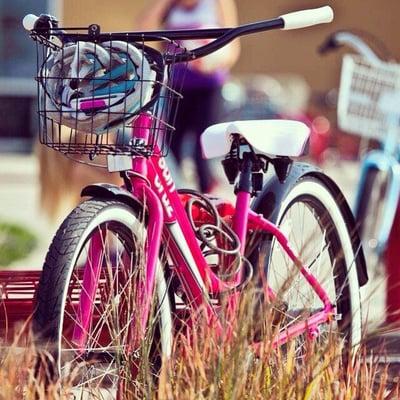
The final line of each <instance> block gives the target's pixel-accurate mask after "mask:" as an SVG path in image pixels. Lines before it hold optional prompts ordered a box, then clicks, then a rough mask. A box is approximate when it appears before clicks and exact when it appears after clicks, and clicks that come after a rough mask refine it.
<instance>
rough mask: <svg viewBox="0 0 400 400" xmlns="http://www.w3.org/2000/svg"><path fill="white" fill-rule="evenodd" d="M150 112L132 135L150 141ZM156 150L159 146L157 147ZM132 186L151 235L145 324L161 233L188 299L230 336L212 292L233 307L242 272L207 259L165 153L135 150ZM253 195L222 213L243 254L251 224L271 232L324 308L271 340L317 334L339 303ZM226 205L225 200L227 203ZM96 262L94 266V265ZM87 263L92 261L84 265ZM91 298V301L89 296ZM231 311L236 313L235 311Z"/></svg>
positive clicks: (93, 269)
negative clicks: (222, 273)
mask: <svg viewBox="0 0 400 400" xmlns="http://www.w3.org/2000/svg"><path fill="white" fill-rule="evenodd" d="M152 119H153V117H152V116H151V115H150V114H141V115H140V116H139V117H138V118H137V119H136V121H135V123H134V127H133V129H132V136H133V138H134V139H135V140H141V141H142V142H143V143H144V144H146V143H147V141H148V139H149V135H150V127H151V125H152V122H153V120H152ZM156 154H157V152H156ZM128 176H129V179H130V183H131V186H132V194H133V195H134V196H135V197H136V198H138V199H139V201H140V202H141V203H142V204H144V207H145V209H146V210H147V214H148V225H147V239H146V270H145V283H144V285H143V295H142V296H141V298H142V299H144V303H143V304H142V310H141V316H140V321H141V326H142V327H145V326H146V323H147V318H148V315H149V311H150V308H151V301H152V298H153V290H154V286H155V275H156V268H157V260H158V257H159V253H160V246H161V239H162V238H163V240H164V243H167V245H166V250H167V252H168V255H169V256H170V258H171V260H172V262H173V265H174V269H175V271H176V274H177V276H178V278H179V280H180V282H181V284H182V285H183V288H184V290H185V294H186V296H187V298H188V299H189V301H190V305H191V306H192V307H193V308H194V309H197V310H202V311H204V312H205V315H206V317H207V321H208V322H209V323H210V324H211V323H213V326H214V327H215V328H216V329H217V332H218V334H219V335H225V336H229V334H230V333H229V332H228V333H227V332H226V331H223V329H222V326H221V321H219V319H218V307H216V306H215V305H213V304H212V302H211V301H210V297H209V294H221V293H224V292H225V293H226V292H230V294H229V298H228V301H227V304H229V307H230V310H231V311H234V310H235V308H236V306H237V304H238V300H239V299H238V290H239V289H238V290H235V289H236V288H238V286H239V285H240V282H241V279H242V276H241V275H242V273H241V272H237V273H236V275H235V276H234V277H233V278H232V279H231V280H230V281H224V280H222V279H220V278H219V277H218V276H217V275H216V274H215V273H214V272H213V271H212V269H211V267H210V266H209V265H208V263H207V261H206V259H205V257H204V255H203V254H202V251H201V249H200V245H199V243H198V240H197V238H196V236H195V233H194V231H193V228H192V226H191V223H190V221H189V218H188V216H187V214H186V211H185V209H184V206H183V204H182V201H181V198H180V196H179V193H178V191H177V190H176V187H175V184H174V182H173V179H172V176H171V173H170V171H169V169H168V166H167V164H166V161H165V159H164V158H163V157H161V156H151V157H148V158H146V157H144V156H135V157H133V158H132V168H131V170H130V171H129V172H128ZM250 198H251V195H250V193H248V192H245V191H239V192H238V193H237V198H236V205H235V207H233V206H232V205H231V206H230V207H225V208H224V211H223V212H224V215H221V217H229V218H231V220H232V226H233V230H234V232H235V233H236V234H237V236H238V237H239V240H240V243H241V246H240V255H241V256H244V252H245V245H246V236H247V232H248V230H257V231H260V232H266V233H269V234H272V235H273V236H274V238H275V240H277V242H278V243H279V244H280V245H281V246H282V248H283V249H284V251H285V252H286V254H287V255H288V257H289V258H290V259H291V260H292V261H293V264H294V266H295V267H297V268H298V269H299V271H300V273H301V274H302V275H303V276H304V278H305V280H306V281H307V282H308V284H309V285H310V286H311V287H312V288H313V290H314V291H315V293H316V294H317V296H318V297H319V298H320V299H321V301H322V303H323V305H324V306H323V308H322V309H320V310H318V311H316V312H315V313H314V314H313V315H311V316H310V317H308V318H305V319H304V320H303V321H301V322H298V323H295V324H292V325H291V326H290V327H288V328H287V329H286V330H285V332H281V333H280V334H278V336H277V337H276V338H275V339H274V342H273V345H274V346H277V345H280V344H283V343H285V342H287V341H288V340H289V339H291V338H293V337H296V336H298V335H301V334H303V333H308V334H310V335H311V336H313V337H314V336H317V335H318V326H319V325H321V324H323V323H326V322H328V321H330V320H332V319H333V318H334V317H335V306H334V305H333V304H332V303H331V302H330V300H329V297H328V295H327V293H326V292H325V290H324V289H323V288H322V286H321V285H320V284H319V282H318V281H317V279H316V278H315V277H314V276H313V275H312V274H311V273H310V272H309V271H308V269H307V267H306V266H305V265H303V264H302V262H301V261H300V259H299V256H298V255H297V254H295V252H294V251H293V250H292V249H291V246H290V243H289V242H288V239H287V237H286V236H285V234H284V233H283V232H282V231H281V230H280V229H279V228H278V227H277V226H275V225H274V224H272V223H271V222H269V221H268V220H266V219H265V218H263V217H262V216H261V215H258V214H256V213H255V212H253V211H251V210H250V208H249V204H250ZM225 205H226V204H225ZM99 245H101V241H96V240H93V241H92V243H91V250H90V251H93V252H94V254H96V252H100V248H99ZM93 247H94V248H93ZM90 264H91V266H90V270H89V272H88V273H87V275H86V271H85V276H87V280H86V281H85V278H84V287H85V290H84V292H85V295H84V296H81V299H80V304H79V307H80V309H79V313H78V315H81V318H80V323H79V324H77V326H76V327H75V329H74V334H73V341H74V342H75V343H77V344H81V345H82V350H83V348H84V346H83V344H84V343H85V338H86V334H85V332H88V329H87V328H88V326H89V325H88V324H89V323H90V319H91V318H90V316H91V313H92V312H93V307H92V303H93V300H94V296H95V288H96V285H95V284H93V282H91V280H93V279H95V280H96V279H98V277H99V275H100V273H99V270H100V268H101V263H100V262H94V263H90ZM93 264H94V266H93ZM86 268H88V265H86ZM264 290H265V294H266V298H267V299H273V297H274V296H275V293H274V292H273V290H272V289H271V288H269V287H268V285H267V284H266V287H265V288H264ZM88 300H89V301H88ZM232 315H233V314H232Z"/></svg>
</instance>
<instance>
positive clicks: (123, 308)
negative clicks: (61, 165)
mask: <svg viewBox="0 0 400 400" xmlns="http://www.w3.org/2000/svg"><path fill="white" fill-rule="evenodd" d="M140 208H141V207H140V206H139V205H138V209H133V208H131V207H128V206H127V205H125V204H124V203H122V202H118V201H113V200H96V199H92V200H88V201H85V202H84V203H82V204H81V205H79V206H78V207H77V208H76V209H75V210H73V211H72V212H71V214H70V215H69V216H68V217H67V218H66V220H65V221H64V223H63V224H62V225H61V227H60V228H59V230H58V231H57V233H56V235H55V237H54V239H53V242H52V244H51V246H50V249H49V251H48V254H47V256H46V261H45V264H44V267H43V273H42V276H41V279H40V283H39V286H38V290H37V295H36V297H37V306H36V311H35V314H34V321H33V322H34V323H33V331H34V334H35V336H36V339H37V343H38V345H39V346H40V347H39V349H44V350H45V351H46V352H43V351H42V352H41V353H42V354H45V353H46V354H50V356H51V357H47V359H46V360H45V361H43V362H42V364H44V362H49V361H48V360H52V361H50V362H51V365H50V366H47V365H42V366H41V369H42V370H43V369H45V370H46V376H47V377H50V381H51V382H50V384H53V385H54V384H56V385H59V386H61V391H62V392H63V391H67V393H68V395H71V394H72V395H74V396H75V397H74V398H111V399H115V398H120V399H122V398H124V399H125V398H133V397H141V395H142V391H143V390H146V391H148V390H149V388H148V387H147V386H146V385H147V384H148V383H149V382H154V381H153V380H152V379H150V380H148V381H147V382H146V383H145V384H143V385H142V383H143V381H142V382H139V383H138V380H137V379H136V377H137V376H139V375H140V376H142V377H143V376H144V377H145V380H146V378H147V377H150V378H151V377H153V376H154V374H157V371H158V370H159V368H160V363H161V360H162V357H164V356H166V357H168V356H169V354H170V351H171V346H172V336H171V335H172V319H171V309H170V304H169V297H168V294H167V285H166V282H165V279H164V274H163V271H162V269H161V264H160V263H159V265H158V268H157V276H156V289H155V291H156V297H157V302H156V301H154V302H153V303H154V307H153V309H152V310H151V315H148V316H147V318H146V320H147V321H148V324H147V326H145V327H144V326H142V324H141V321H143V318H142V314H143V312H142V310H143V307H142V304H143V301H144V299H143V296H142V291H141V288H142V287H143V285H144V279H145V266H146V263H145V258H144V248H145V240H146V223H145V215H144V213H143V209H140ZM42 358H43V357H42ZM143 368H144V370H143ZM139 371H140V372H141V373H140V374H139ZM143 372H144V373H143Z"/></svg>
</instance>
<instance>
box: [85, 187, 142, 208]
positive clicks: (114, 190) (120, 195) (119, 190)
mask: <svg viewBox="0 0 400 400" xmlns="http://www.w3.org/2000/svg"><path fill="white" fill-rule="evenodd" d="M86 196H87V197H100V198H102V199H110V200H111V199H114V200H119V201H122V202H123V203H125V204H126V205H128V206H129V207H133V208H136V207H140V209H142V208H143V204H142V203H141V202H140V201H139V200H138V199H137V198H136V197H135V196H133V194H132V193H131V192H129V191H128V190H126V189H125V188H123V187H120V186H117V185H113V184H110V183H95V184H92V185H88V186H86V187H85V188H83V190H82V192H81V197H86Z"/></svg>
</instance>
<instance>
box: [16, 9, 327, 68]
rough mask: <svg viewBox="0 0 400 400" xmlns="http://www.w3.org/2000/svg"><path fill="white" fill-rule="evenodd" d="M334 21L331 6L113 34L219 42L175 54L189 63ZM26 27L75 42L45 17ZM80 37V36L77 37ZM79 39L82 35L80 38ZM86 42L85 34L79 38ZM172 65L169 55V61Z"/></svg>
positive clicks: (100, 36)
mask: <svg viewBox="0 0 400 400" xmlns="http://www.w3.org/2000/svg"><path fill="white" fill-rule="evenodd" d="M332 20H333V10H332V8H331V7H330V6H325V7H319V8H315V9H310V10H302V11H296V12H292V13H289V14H284V15H281V16H280V17H278V18H274V19H271V20H266V21H260V22H254V23H251V24H246V25H240V26H238V27H236V28H212V29H196V30H186V29H185V30H171V31H148V32H120V33H113V38H114V39H115V40H125V41H126V40H132V41H160V40H163V39H169V40H185V39H215V40H214V41H213V42H211V43H209V44H207V45H205V46H201V47H198V48H196V49H193V50H190V51H189V52H185V53H182V54H178V55H176V54H175V55H174V56H173V58H174V61H175V62H185V61H190V60H194V59H197V58H200V57H204V56H206V55H208V54H211V53H213V52H214V51H217V50H219V49H220V48H222V47H224V46H226V45H227V44H228V43H230V42H231V41H233V40H234V39H236V38H238V37H240V36H244V35H249V34H252V33H257V32H264V31H268V30H272V29H282V30H291V29H300V28H306V27H309V26H313V25H318V24H325V23H329V22H331V21H332ZM22 24H23V26H24V28H25V29H26V30H28V31H35V32H36V33H41V34H43V36H47V37H48V36H50V35H54V36H62V37H64V38H65V37H66V38H70V39H73V38H74V33H71V34H69V33H67V31H69V30H73V29H74V28H69V29H67V28H64V29H61V28H58V21H57V19H56V18H54V17H52V16H50V15H46V14H42V15H40V16H39V17H37V16H35V15H33V14H28V15H26V16H25V17H24V19H23V21H22ZM91 30H92V32H94V31H96V34H95V35H93V34H92V35H89V34H88V36H87V39H88V40H90V39H91V40H93V38H95V39H96V40H98V41H103V40H104V41H106V40H109V38H110V33H100V27H99V26H98V25H90V26H89V27H88V32H89V33H90V32H91ZM75 35H76V34H75ZM76 37H78V35H76ZM79 37H80V39H79V40H83V39H82V35H80V36H79ZM166 61H167V62H168V56H167V60H166Z"/></svg>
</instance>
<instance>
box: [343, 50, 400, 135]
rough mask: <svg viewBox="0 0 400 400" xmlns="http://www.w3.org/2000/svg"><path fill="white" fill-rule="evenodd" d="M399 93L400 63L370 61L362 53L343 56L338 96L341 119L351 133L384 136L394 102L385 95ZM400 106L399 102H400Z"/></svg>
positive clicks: (345, 128)
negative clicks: (389, 100) (390, 101)
mask: <svg viewBox="0 0 400 400" xmlns="http://www.w3.org/2000/svg"><path fill="white" fill-rule="evenodd" d="M398 93H400V65H398V64H394V63H387V62H379V63H376V64H375V63H374V64H371V63H368V62H367V61H366V60H364V59H363V58H361V57H356V56H351V55H346V56H345V57H344V58H343V64H342V73H341V81H340V90H339V99H338V123H339V126H340V128H341V129H343V130H344V131H346V132H349V133H355V134H357V135H360V136H363V137H367V138H370V139H377V140H383V139H384V138H385V136H386V135H387V134H388V132H389V130H390V126H389V124H390V123H391V116H390V114H391V113H392V112H393V110H392V108H393V105H392V106H390V107H387V106H386V105H385V98H386V99H387V98H389V96H393V95H395V94H398ZM398 109H399V110H400V105H398Z"/></svg>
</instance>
